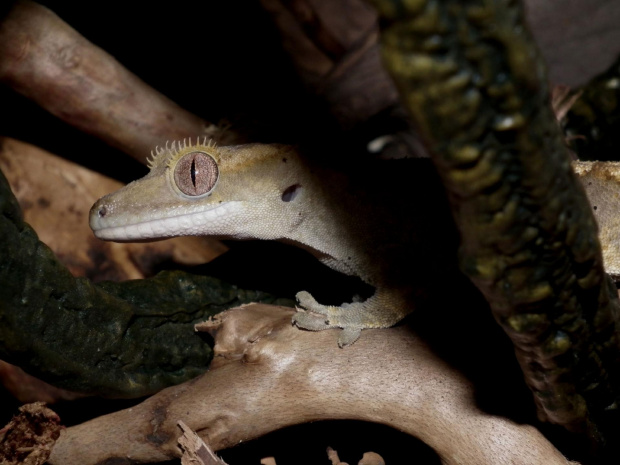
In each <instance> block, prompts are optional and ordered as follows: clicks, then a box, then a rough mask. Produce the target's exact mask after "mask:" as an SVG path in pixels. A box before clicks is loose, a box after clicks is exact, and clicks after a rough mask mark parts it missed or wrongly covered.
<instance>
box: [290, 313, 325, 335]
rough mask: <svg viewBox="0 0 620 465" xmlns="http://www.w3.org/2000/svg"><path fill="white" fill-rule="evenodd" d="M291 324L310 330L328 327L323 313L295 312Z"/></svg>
mask: <svg viewBox="0 0 620 465" xmlns="http://www.w3.org/2000/svg"><path fill="white" fill-rule="evenodd" d="M293 324H294V325H295V326H297V327H298V328H301V329H307V330H310V331H321V330H323V329H329V328H330V326H329V325H328V324H327V321H326V319H325V316H324V315H318V314H316V313H309V312H297V313H296V314H295V315H293Z"/></svg>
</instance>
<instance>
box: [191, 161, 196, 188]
mask: <svg viewBox="0 0 620 465" xmlns="http://www.w3.org/2000/svg"><path fill="white" fill-rule="evenodd" d="M190 174H191V176H192V184H193V185H194V187H196V159H195V158H194V159H193V160H192V167H191V168H190Z"/></svg>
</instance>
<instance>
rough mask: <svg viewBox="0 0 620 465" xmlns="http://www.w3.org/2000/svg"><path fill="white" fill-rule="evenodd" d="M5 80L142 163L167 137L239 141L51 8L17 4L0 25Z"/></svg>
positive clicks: (0, 56) (0, 57) (2, 77)
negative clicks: (165, 92)
mask: <svg viewBox="0 0 620 465" xmlns="http://www.w3.org/2000/svg"><path fill="white" fill-rule="evenodd" d="M0 82H2V83H4V84H7V85H8V86H9V87H11V88H13V89H14V90H16V91H17V92H19V93H21V94H23V95H25V96H26V97H28V98H30V99H32V100H34V101H35V102H37V104H39V105H40V106H41V107H43V108H45V109H46V110H47V111H49V112H50V113H52V114H54V115H56V116H58V117H59V118H61V119H62V120H64V121H65V122H67V123H69V124H71V125H73V126H75V127H77V128H78V129H80V130H81V131H84V132H87V133H90V134H93V135H95V136H97V137H99V138H101V139H103V140H104V141H105V142H107V143H108V144H110V145H112V146H114V147H117V148H119V149H120V150H122V151H124V152H126V153H127V154H129V155H131V156H132V157H134V158H136V159H137V160H139V161H141V162H143V163H144V162H145V159H146V156H147V155H149V153H150V151H151V150H152V149H153V148H154V147H155V146H156V145H158V144H159V145H162V144H165V142H166V140H176V139H183V138H186V137H194V138H195V137H197V136H205V135H206V136H209V137H212V138H214V139H216V141H217V142H219V143H222V144H231V143H235V141H237V140H238V136H237V135H236V134H235V133H234V132H233V131H230V130H227V131H226V132H225V133H224V132H223V131H222V130H221V129H220V128H218V127H216V126H215V125H213V124H211V123H208V122H206V121H204V120H202V119H201V118H199V117H197V116H195V115H193V114H191V113H189V112H188V111H186V110H184V109H182V108H181V107H179V106H178V105H177V104H175V103H174V102H172V101H171V100H169V99H168V98H167V97H165V96H163V95H162V94H160V93H159V92H157V91H156V90H154V89H153V88H151V87H150V86H148V85H147V84H145V83H144V82H143V81H142V80H140V79H139V78H138V77H137V76H135V75H134V74H132V73H131V72H129V71H128V70H127V69H125V68H124V67H123V66H122V65H121V64H120V63H118V62H117V61H116V60H115V59H114V58H113V57H111V56H110V55H108V54H107V53H106V52H104V51H103V50H101V49H100V48H98V47H96V46H95V45H93V44H92V43H90V42H89V41H88V40H86V39H85V38H84V37H82V36H81V35H80V34H79V33H78V32H76V31H75V30H74V29H72V28H71V27H70V26H69V25H68V24H66V23H65V22H63V21H62V20H61V19H60V18H59V17H58V16H56V15H55V14H54V13H52V12H51V11H50V10H48V9H47V8H45V7H43V6H41V5H38V4H36V3H34V2H30V1H27V0H24V1H19V2H17V3H16V5H15V6H14V7H13V9H12V10H11V11H10V12H9V14H8V15H7V16H6V18H5V19H4V21H3V22H2V23H0Z"/></svg>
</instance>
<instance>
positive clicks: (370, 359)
mask: <svg viewBox="0 0 620 465" xmlns="http://www.w3.org/2000/svg"><path fill="white" fill-rule="evenodd" d="M291 314H292V310H291V309H285V308H282V307H273V306H265V305H257V304H253V305H250V306H246V307H242V308H237V309H233V310H229V311H227V312H224V313H222V314H220V315H219V318H218V319H217V320H216V321H214V322H212V323H207V324H203V325H202V326H201V328H202V329H205V330H209V331H210V332H212V333H214V335H215V341H216V347H215V350H216V354H217V355H216V358H215V359H214V361H213V364H212V366H211V369H210V371H209V372H208V373H206V374H205V375H204V376H202V377H200V378H197V379H195V380H193V381H190V382H188V383H185V384H183V385H180V386H176V387H172V388H168V389H166V390H164V391H162V392H160V393H159V394H156V395H155V396H153V397H151V398H149V399H148V400H146V401H145V402H143V403H142V404H140V405H138V406H136V407H133V408H131V409H128V410H123V411H120V412H116V413H113V414H110V415H107V416H103V417H99V418H97V419H94V420H92V421H89V422H87V423H84V424H82V425H79V426H75V427H72V428H69V429H67V430H66V431H64V432H63V433H62V434H61V436H60V438H59V440H58V442H57V443H56V445H55V447H54V449H53V450H52V455H51V456H50V463H51V464H52V465H53V464H63V465H73V464H76V465H77V464H80V465H87V464H95V463H103V462H104V461H105V460H108V459H110V460H111V459H114V458H126V457H128V456H130V457H131V459H132V460H134V461H137V462H140V463H142V462H155V461H162V460H166V459H170V458H172V457H178V456H180V450H179V448H178V446H177V439H178V437H179V436H180V431H179V429H178V426H177V423H178V421H183V422H184V423H185V424H187V425H188V426H189V427H190V428H192V429H193V430H194V431H196V432H197V433H198V434H199V435H200V436H201V437H202V438H204V439H205V440H206V441H207V442H208V444H210V446H211V447H213V449H214V450H219V449H222V448H225V447H229V446H232V445H234V444H237V443H239V442H241V441H247V440H249V439H252V438H256V437H259V436H262V435H264V434H266V433H268V432H270V431H273V430H276V429H278V428H282V427H285V426H288V425H292V424H296V423H303V422H308V421H313V420H321V419H327V418H330V419H357V420H365V421H371V422H378V423H383V424H388V425H391V426H393V427H394V428H397V429H399V430H402V431H405V432H407V433H409V434H411V435H414V436H416V437H418V438H420V439H421V440H423V441H424V442H426V443H427V444H428V445H429V446H431V447H432V448H434V449H435V451H437V453H438V454H439V455H440V457H441V459H442V461H443V463H444V464H457V463H458V464H460V465H463V464H476V465H482V464H497V463H511V464H513V465H516V464H523V465H525V464H528V465H529V464H533V463H545V464H546V465H554V464H557V465H566V464H568V463H569V462H568V461H567V460H566V459H565V458H564V457H563V456H562V455H561V454H560V453H559V452H558V451H557V450H556V449H555V448H554V447H553V446H552V445H551V444H550V443H549V442H548V441H547V440H546V439H545V438H544V437H543V436H542V435H541V434H540V432H539V431H538V430H536V429H535V428H534V427H532V426H528V425H519V424H516V423H514V422H512V421H510V420H508V419H505V418H501V417H496V416H492V415H488V414H486V413H484V412H482V411H481V410H479V409H478V408H477V407H476V405H475V402H474V396H473V387H472V385H471V384H470V382H469V381H468V380H467V379H466V378H465V377H464V376H462V375H461V374H460V373H459V372H457V371H455V370H454V369H452V368H450V367H449V366H448V365H447V364H446V363H445V362H443V361H442V360H441V359H439V358H438V357H437V356H436V355H434V354H433V353H432V352H431V351H430V350H429V349H428V347H427V346H425V344H424V343H423V342H422V341H421V340H420V339H419V338H417V337H416V336H415V335H414V334H412V333H411V332H410V330H409V329H407V328H403V327H401V328H393V329H389V330H374V331H373V330H368V331H365V332H364V334H363V337H362V338H361V339H360V340H359V341H358V342H357V343H356V344H355V345H354V346H353V347H350V348H348V349H345V350H342V349H338V347H337V344H336V339H337V334H336V332H334V331H323V332H319V333H311V332H305V331H301V330H299V329H296V328H293V327H291Z"/></svg>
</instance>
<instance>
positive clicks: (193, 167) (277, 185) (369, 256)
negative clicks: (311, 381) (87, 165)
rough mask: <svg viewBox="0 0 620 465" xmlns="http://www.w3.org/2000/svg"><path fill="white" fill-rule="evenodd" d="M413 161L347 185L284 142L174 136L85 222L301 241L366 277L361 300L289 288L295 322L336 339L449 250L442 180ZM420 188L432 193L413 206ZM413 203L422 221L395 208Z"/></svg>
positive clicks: (346, 340)
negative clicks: (367, 288)
mask: <svg viewBox="0 0 620 465" xmlns="http://www.w3.org/2000/svg"><path fill="white" fill-rule="evenodd" d="M383 163H386V162H383ZM388 163H391V162H388ZM393 165H394V166H396V167H398V166H400V165H398V163H394V164H393ZM421 165H424V169H422V170H417V171H418V172H419V174H417V175H416V174H409V173H408V174H407V176H406V177H404V178H403V179H402V180H400V179H395V178H394V177H393V176H391V177H390V176H388V177H387V179H386V180H385V181H386V182H384V184H385V186H384V187H381V179H379V178H380V176H378V175H377V174H376V173H373V174H372V176H371V178H370V179H369V180H365V179H362V180H361V181H360V182H358V185H359V186H360V188H357V185H351V184H350V181H349V179H348V177H345V176H343V175H342V174H340V173H337V172H335V171H333V170H327V169H323V168H321V167H318V166H315V165H309V164H308V162H307V161H306V160H305V159H304V158H302V157H301V156H300V155H299V154H298V153H297V152H296V150H295V149H294V148H292V147H289V146H284V145H261V144H251V145H243V146H230V147H215V146H213V145H210V144H207V143H202V144H198V145H191V143H190V144H187V143H185V142H183V143H173V144H172V146H171V147H169V148H166V149H158V150H157V153H156V154H155V155H154V159H153V160H152V162H151V164H150V166H151V171H150V172H149V174H148V175H147V176H145V177H144V178H142V179H139V180H137V181H134V182H133V183H131V184H129V185H127V186H125V187H124V188H122V189H120V190H119V191H117V192H115V193H112V194H109V195H107V196H105V197H103V198H102V199H100V200H99V201H98V202H97V203H96V204H95V205H94V206H93V208H92V210H91V214H90V225H91V228H92V229H93V231H94V233H95V235H96V236H97V237H98V238H100V239H105V240H112V241H132V240H145V239H146V240H148V239H159V238H164V237H172V236H181V235H203V236H213V237H217V238H222V239H263V240H278V241H283V242H286V243H289V244H294V245H297V246H299V247H302V248H304V249H306V250H308V251H309V252H310V253H312V254H313V255H314V256H315V257H317V258H318V259H319V260H320V261H321V262H322V263H324V264H326V265H327V266H329V267H331V268H333V269H335V270H337V271H339V272H341V273H344V274H347V275H355V276H358V277H360V278H361V279H362V280H363V281H364V282H366V283H368V284H370V285H371V286H373V287H374V288H375V294H374V295H372V296H371V297H370V298H368V299H367V300H365V301H363V302H354V303H345V304H343V305H342V306H331V305H321V304H320V303H318V302H317V301H316V300H315V299H314V298H313V297H312V296H311V295H310V294H309V293H308V292H305V291H301V292H299V293H298V294H297V300H298V301H299V304H300V306H301V307H302V308H303V309H304V311H299V312H298V313H297V314H296V315H295V317H294V318H293V322H294V324H296V325H297V326H298V327H300V328H303V329H308V330H313V331H317V330H322V329H328V328H342V329H343V331H342V332H341V333H340V335H339V340H338V343H339V345H340V346H346V345H349V344H352V343H353V342H354V341H355V340H356V339H357V338H358V337H359V335H360V332H361V330H362V329H365V328H386V327H390V326H392V325H394V324H396V323H398V322H399V321H400V320H401V319H402V318H403V317H405V316H406V315H407V314H408V313H409V312H410V311H412V310H413V307H414V306H415V305H416V302H415V300H416V299H417V298H418V297H419V296H420V294H423V293H424V292H423V291H420V289H428V288H432V284H429V282H430V281H431V280H432V279H433V277H434V278H435V279H436V280H437V281H440V280H439V279H437V277H438V276H445V275H446V266H445V263H446V262H448V263H449V262H450V261H452V262H456V260H455V258H454V257H455V254H456V234H455V229H454V225H453V223H452V219H451V217H450V214H449V210H448V207H447V203H445V204H443V205H442V204H441V201H442V200H445V198H444V197H443V192H442V191H441V186H440V184H439V182H437V178H436V176H435V175H434V171H433V169H432V167H431V166H430V164H428V163H422V164H421ZM397 170H398V169H397ZM400 171H403V170H402V169H401V170H400ZM429 171H430V173H429ZM401 176H404V174H402V173H401ZM416 177H418V178H420V179H416ZM368 182H372V183H375V184H376V186H377V187H376V189H373V192H372V194H368V193H365V190H367V187H368ZM412 185H417V186H419V187H417V188H412V187H411V186H412ZM429 185H430V186H433V185H435V187H428V186H429ZM390 186H391V187H390ZM396 188H399V189H400V192H394V189H396ZM420 189H426V190H427V191H425V197H426V198H432V199H439V204H438V203H437V201H436V200H434V201H433V203H432V204H431V202H417V203H418V204H422V205H418V206H414V207H412V204H413V205H415V204H416V202H415V201H413V200H412V199H413V198H415V197H413V196H415V195H419V190H420ZM428 189H430V191H428ZM377 191H378V192H380V194H377ZM435 191H436V192H435ZM386 205H388V206H390V207H386ZM438 205H439V206H438ZM412 209H413V210H414V213H413V215H411V218H425V219H426V220H425V221H423V222H422V223H425V224H428V225H429V227H428V228H426V229H425V227H420V226H419V225H418V226H417V227H415V228H414V227H413V226H412V225H410V224H408V222H407V221H403V220H402V217H403V215H402V212H403V211H408V213H409V214H411V210H412ZM395 218H396V219H398V221H396V220H395ZM401 223H405V224H401ZM438 230H439V231H444V232H441V233H438V232H437V231H438ZM433 243H436V244H438V245H440V249H441V250H442V251H441V252H437V248H436V247H434V246H432V245H429V244H433ZM446 244H447V245H446ZM444 251H445V253H444ZM450 254H452V260H450V259H448V258H446V257H447V256H448V255H450ZM455 269H456V267H455ZM412 283H416V288H415V289H414V288H413V287H412Z"/></svg>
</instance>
